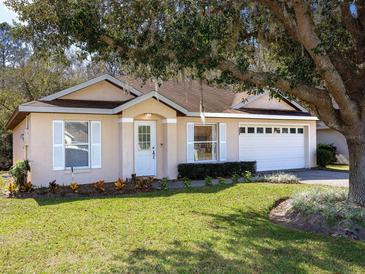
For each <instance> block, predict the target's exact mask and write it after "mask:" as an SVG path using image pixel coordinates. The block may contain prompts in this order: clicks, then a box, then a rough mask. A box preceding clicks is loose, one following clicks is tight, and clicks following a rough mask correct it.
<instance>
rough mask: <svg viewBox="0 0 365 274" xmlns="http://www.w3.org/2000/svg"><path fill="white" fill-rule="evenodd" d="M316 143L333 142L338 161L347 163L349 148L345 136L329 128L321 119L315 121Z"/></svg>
mask: <svg viewBox="0 0 365 274" xmlns="http://www.w3.org/2000/svg"><path fill="white" fill-rule="evenodd" d="M317 143H318V144H333V145H334V146H335V147H336V152H337V154H338V157H337V160H338V162H339V163H343V164H348V162H349V150H348V147H347V142H346V139H345V137H344V136H343V135H342V134H341V133H340V132H338V131H336V130H334V129H332V128H329V127H328V126H327V125H325V124H324V123H323V122H322V121H317Z"/></svg>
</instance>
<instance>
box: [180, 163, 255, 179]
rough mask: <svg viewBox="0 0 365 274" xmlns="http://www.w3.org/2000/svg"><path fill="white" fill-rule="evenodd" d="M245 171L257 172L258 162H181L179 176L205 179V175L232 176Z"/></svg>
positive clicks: (214, 176) (215, 176)
mask: <svg viewBox="0 0 365 274" xmlns="http://www.w3.org/2000/svg"><path fill="white" fill-rule="evenodd" d="M245 171H250V172H251V173H255V172H256V162H224V163H188V164H179V165H178V172H179V178H184V177H187V178H189V179H191V180H203V179H204V178H205V177H207V176H210V177H213V178H217V177H226V178H227V177H231V176H232V174H235V173H237V174H241V173H243V172H245Z"/></svg>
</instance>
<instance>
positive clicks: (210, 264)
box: [0, 184, 365, 273]
mask: <svg viewBox="0 0 365 274" xmlns="http://www.w3.org/2000/svg"><path fill="white" fill-rule="evenodd" d="M311 187H313V186H302V185H270V184H239V185H235V186H215V187H210V188H200V189H194V190H192V192H191V193H185V192H184V191H183V190H181V191H168V192H162V193H161V192H160V193H147V194H143V195H133V196H125V197H114V198H97V199H96V198H95V199H86V198H85V199H78V200H72V199H54V200H50V199H39V200H34V199H26V200H16V199H5V198H4V199H3V198H0V216H1V218H0V258H1V260H0V269H1V270H0V272H4V273H8V272H21V273H33V272H38V273H39V272H42V273H56V272H57V273H60V272H76V273H95V272H116V273H121V272H126V271H128V272H154V273H156V272H179V273H187V272H194V273H221V272H225V273H236V272H249V273H254V272H255V273H264V272H270V273H279V272H282V273H320V272H329V273H349V272H357V273H361V272H362V273H364V272H365V243H364V242H353V241H350V240H346V239H335V238H331V237H326V236H321V235H316V234H311V233H305V232H299V231H292V230H287V229H284V228H281V227H280V226H278V225H274V224H272V223H271V222H270V221H269V220H268V218H267V213H268V211H269V208H270V206H271V205H272V203H273V202H274V201H275V200H276V199H278V198H279V197H283V196H287V195H290V194H291V193H293V192H296V191H300V190H303V189H308V188H311Z"/></svg>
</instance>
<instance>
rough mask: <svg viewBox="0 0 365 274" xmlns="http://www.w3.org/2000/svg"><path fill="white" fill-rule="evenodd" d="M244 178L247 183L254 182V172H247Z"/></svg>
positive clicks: (244, 173)
mask: <svg viewBox="0 0 365 274" xmlns="http://www.w3.org/2000/svg"><path fill="white" fill-rule="evenodd" d="M242 177H243V181H244V182H245V183H250V182H252V172H251V171H249V170H246V171H245V172H243V173H242Z"/></svg>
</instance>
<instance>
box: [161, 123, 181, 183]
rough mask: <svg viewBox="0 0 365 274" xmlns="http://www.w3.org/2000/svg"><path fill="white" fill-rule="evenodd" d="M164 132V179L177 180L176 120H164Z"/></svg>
mask: <svg viewBox="0 0 365 274" xmlns="http://www.w3.org/2000/svg"><path fill="white" fill-rule="evenodd" d="M162 123H163V132H164V145H165V149H164V159H163V161H164V177H168V178H169V179H176V178H177V164H178V163H177V120H176V118H170V119H165V120H163V121H162Z"/></svg>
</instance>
